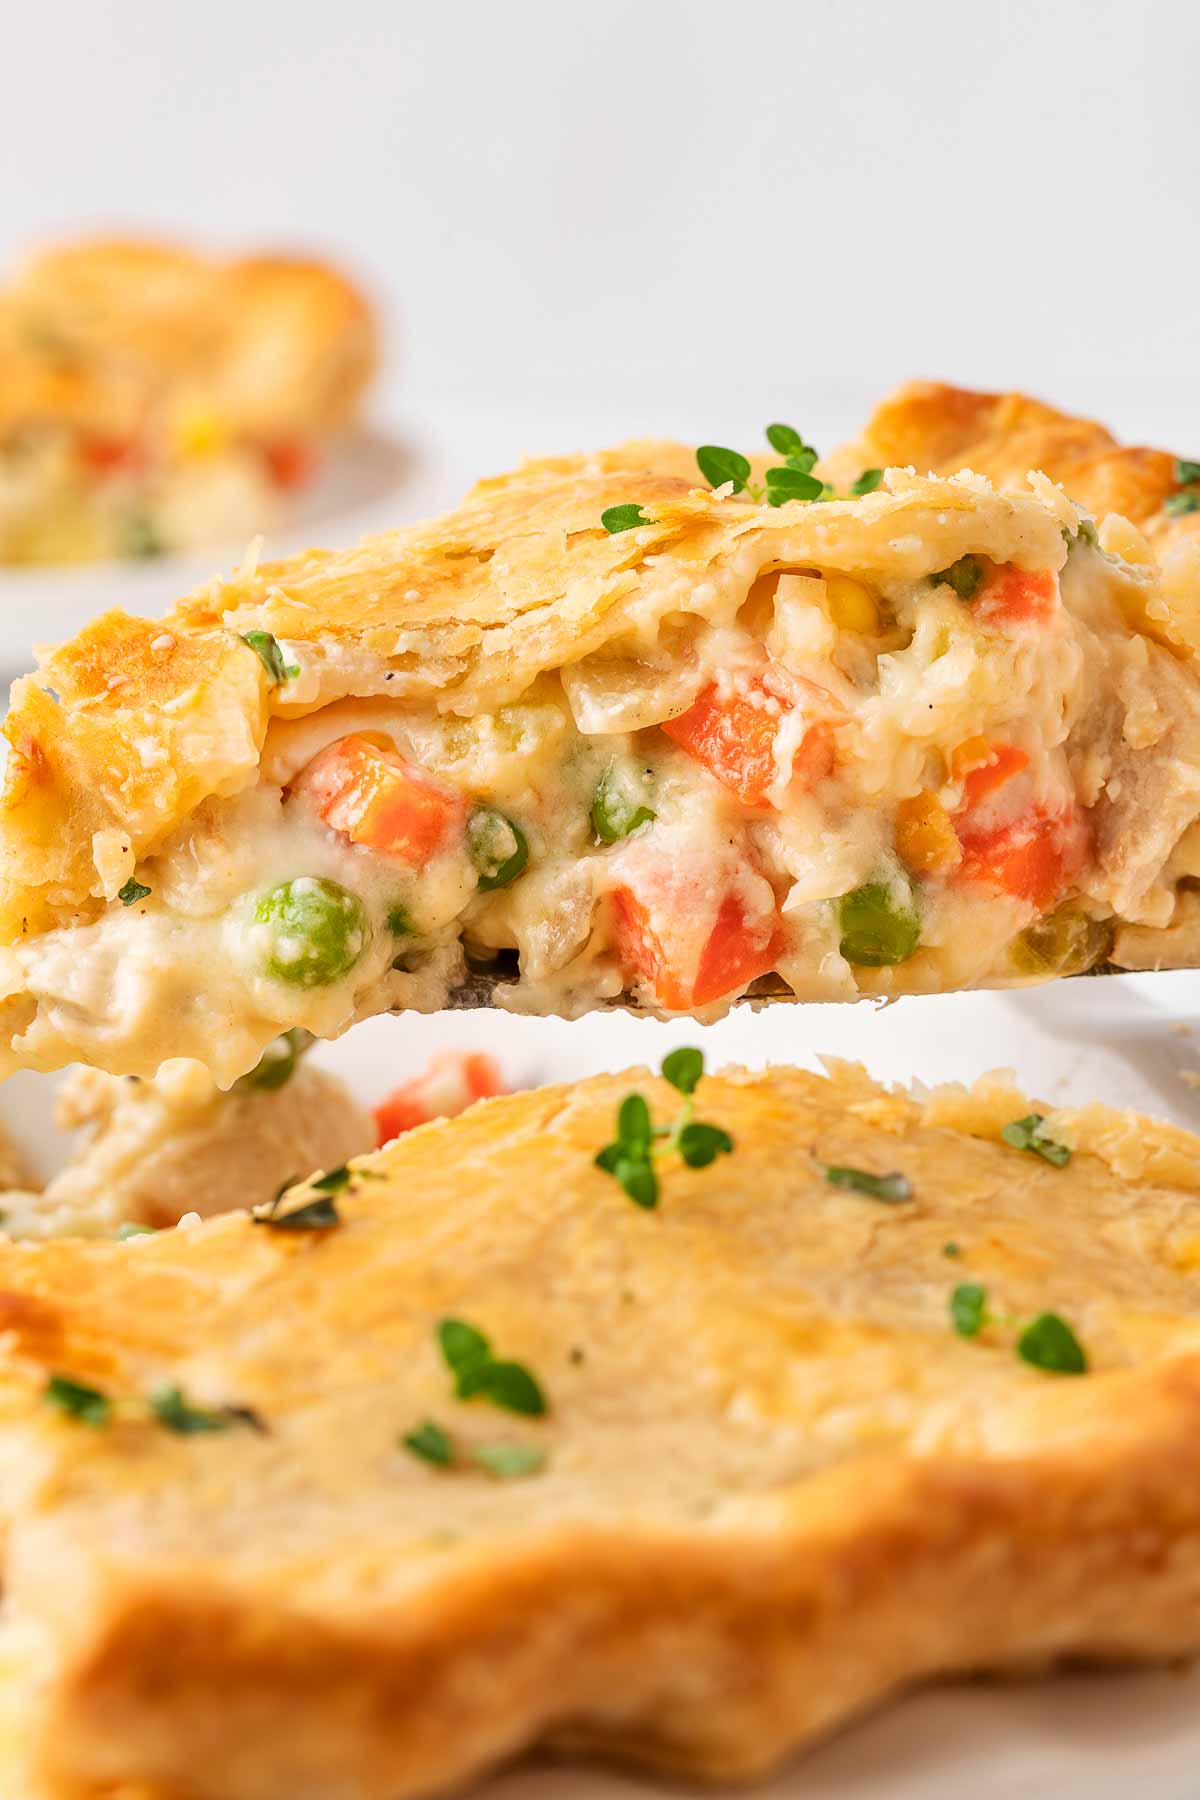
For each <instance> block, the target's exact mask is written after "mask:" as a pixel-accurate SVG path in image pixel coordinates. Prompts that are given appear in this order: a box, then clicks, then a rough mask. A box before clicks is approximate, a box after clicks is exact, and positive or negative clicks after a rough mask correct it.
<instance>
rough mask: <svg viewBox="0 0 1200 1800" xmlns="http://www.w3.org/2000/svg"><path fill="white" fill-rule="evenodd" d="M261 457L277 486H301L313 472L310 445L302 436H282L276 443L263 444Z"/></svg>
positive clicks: (286, 487)
mask: <svg viewBox="0 0 1200 1800" xmlns="http://www.w3.org/2000/svg"><path fill="white" fill-rule="evenodd" d="M262 457H263V461H264V462H265V463H266V465H267V473H268V474H269V475H270V477H271V480H272V481H273V482H274V483H275V486H276V487H277V488H284V489H288V488H298V487H303V486H304V483H305V482H306V481H307V480H308V479H309V477H310V476H311V475H312V472H313V463H314V457H313V451H312V446H311V444H306V443H305V442H304V440H303V438H284V439H281V440H280V441H279V442H278V443H274V444H264V445H263V447H262Z"/></svg>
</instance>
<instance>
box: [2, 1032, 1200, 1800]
mask: <svg viewBox="0 0 1200 1800" xmlns="http://www.w3.org/2000/svg"><path fill="white" fill-rule="evenodd" d="M693 1054H694V1053H693ZM685 1056H686V1053H685ZM677 1058H678V1053H677ZM696 1063H697V1064H698V1058H697V1059H696ZM667 1067H668V1069H670V1070H671V1073H672V1074H673V1076H674V1079H675V1082H676V1084H677V1085H685V1086H686V1085H689V1083H690V1084H691V1085H692V1086H693V1088H694V1090H695V1091H694V1094H693V1098H692V1104H693V1106H694V1107H695V1110H696V1115H697V1116H696V1117H695V1118H694V1119H693V1120H692V1128H693V1129H705V1130H708V1131H715V1132H718V1133H724V1134H727V1136H726V1141H727V1143H728V1145H729V1146H730V1147H729V1148H728V1149H726V1150H725V1151H724V1152H723V1153H722V1154H721V1155H720V1156H719V1159H718V1160H717V1161H716V1162H710V1163H709V1164H708V1165H707V1166H703V1167H688V1166H687V1164H686V1163H685V1162H684V1161H683V1160H682V1158H681V1156H680V1155H679V1154H678V1153H677V1152H676V1151H675V1150H673V1149H670V1148H666V1149H663V1150H661V1151H660V1154H659V1155H658V1156H657V1158H656V1168H657V1176H658V1203H657V1206H656V1207H653V1208H650V1209H647V1208H646V1207H644V1206H640V1205H634V1204H633V1203H632V1202H631V1200H630V1199H629V1198H628V1197H627V1194H626V1193H625V1192H624V1191H623V1189H622V1187H621V1185H620V1182H619V1180H618V1179H614V1174H613V1173H612V1172H610V1170H612V1169H613V1168H614V1165H613V1163H612V1162H611V1160H610V1159H607V1158H605V1167H598V1166H597V1165H596V1161H595V1158H596V1155H597V1152H598V1151H599V1150H601V1147H602V1146H604V1145H605V1144H606V1142H608V1141H609V1140H610V1139H612V1136H613V1132H614V1128H615V1129H617V1130H618V1134H619V1135H620V1134H622V1133H623V1134H624V1136H625V1139H626V1148H627V1149H628V1148H629V1140H630V1138H631V1136H632V1137H636V1136H637V1132H636V1130H635V1129H634V1128H635V1126H636V1124H637V1119H636V1117H634V1115H635V1114H636V1113H637V1108H636V1107H634V1108H632V1109H631V1108H630V1107H629V1105H628V1104H626V1105H625V1107H624V1108H623V1110H622V1112H621V1115H620V1123H619V1124H617V1123H616V1121H617V1112H618V1106H619V1105H620V1103H622V1102H623V1101H624V1102H627V1101H628V1096H629V1094H630V1093H631V1092H634V1091H636V1092H638V1093H640V1094H641V1095H642V1097H643V1099H644V1100H645V1101H646V1102H647V1104H648V1116H649V1118H650V1120H651V1121H652V1122H653V1123H654V1124H669V1123H671V1122H674V1123H675V1124H676V1125H677V1126H678V1124H679V1115H680V1109H681V1106H682V1105H683V1101H682V1098H681V1095H680V1093H679V1092H678V1091H677V1088H676V1087H674V1086H669V1085H668V1084H667V1083H666V1082H664V1081H661V1080H658V1079H654V1078H651V1077H649V1076H648V1074H647V1072H646V1071H644V1070H640V1071H638V1070H635V1071H633V1072H631V1073H628V1074H625V1075H622V1076H615V1077H612V1076H605V1077H601V1078H599V1079H596V1080H592V1081H588V1082H585V1083H583V1084H582V1085H580V1086H579V1087H576V1088H551V1089H543V1090H541V1091H536V1092H533V1093H525V1094H520V1095H515V1096H512V1097H508V1098H503V1099H498V1100H492V1101H486V1102H483V1103H482V1104H481V1105H479V1106H476V1107H475V1108H473V1109H472V1110H471V1111H470V1112H468V1113H467V1114H465V1115H463V1116H462V1117H461V1118H460V1119H458V1120H455V1121H453V1122H451V1123H445V1124H439V1125H431V1126H426V1127H423V1128H421V1129H419V1130H417V1131H415V1132H413V1133H411V1134H410V1135H409V1136H407V1137H406V1138H404V1139H402V1140H400V1141H399V1142H398V1143H396V1144H395V1145H394V1146H392V1147H391V1148H390V1149H389V1150H386V1151H384V1152H382V1153H380V1154H378V1155H376V1156H373V1157H371V1158H368V1159H365V1160H364V1161H362V1162H358V1163H355V1164H353V1165H352V1166H351V1168H350V1170H349V1171H341V1172H340V1173H337V1174H335V1175H333V1176H331V1177H328V1178H326V1179H325V1180H324V1182H320V1181H318V1182H316V1183H315V1184H310V1185H307V1186H305V1187H303V1188H300V1189H295V1190H293V1191H292V1192H291V1193H290V1194H288V1195H287V1196H285V1198H284V1199H283V1201H282V1202H281V1203H280V1206H279V1209H278V1211H277V1213H276V1214H275V1215H274V1224H271V1223H262V1222H257V1223H256V1222H255V1220H254V1219H253V1218H251V1217H250V1216H248V1215H246V1214H241V1215H236V1216H226V1217H223V1218H220V1219H216V1220H211V1221H209V1222H207V1223H206V1224H204V1225H196V1226H192V1227H184V1228H182V1229H179V1230H175V1231H169V1232H163V1233H160V1234H158V1235H157V1236H151V1237H142V1238H135V1239H132V1240H130V1241H129V1242H126V1243H111V1242H110V1243H104V1242H97V1241H95V1240H88V1241H84V1240H76V1241H60V1242H54V1243H47V1244H36V1245H24V1246H18V1245H12V1244H0V1307H2V1309H3V1319H4V1325H5V1349H4V1352H3V1357H2V1359H0V1467H2V1468H3V1471H4V1485H3V1490H2V1492H3V1508H4V1516H5V1532H4V1565H5V1566H4V1585H5V1613H4V1624H3V1639H4V1645H5V1654H6V1661H7V1666H8V1668H9V1670H10V1671H11V1674H10V1681H11V1683H12V1690H11V1691H12V1699H13V1707H12V1710H13V1712H14V1713H15V1714H16V1717H17V1721H18V1723H17V1724H15V1725H14V1728H13V1730H14V1737H15V1740H16V1741H15V1742H14V1745H13V1751H12V1756H13V1771H12V1773H11V1775H10V1778H9V1780H8V1781H7V1782H6V1784H5V1791H6V1792H13V1791H14V1790H15V1791H17V1792H20V1793H22V1794H27V1795H28V1796H29V1800H95V1797H96V1796H99V1795H101V1794H105V1795H107V1794H116V1793H123V1792H130V1793H141V1792H145V1793H147V1794H162V1795H164V1796H165V1795H175V1794H183V1793H186V1794H187V1795H188V1796H189V1800H284V1797H285V1796H287V1797H289V1800H290V1796H293V1795H295V1794H300V1793H303V1794H306V1795H311V1796H313V1800H318V1797H324V1796H330V1797H332V1796H333V1795H343V1794H354V1795H355V1796H356V1797H357V1800H403V1797H405V1796H416V1795H424V1794H429V1793H432V1792H441V1791H444V1790H445V1789H447V1788H448V1787H451V1786H456V1785H457V1784H458V1783H460V1782H463V1781H466V1780H469V1779H470V1778H471V1777H472V1776H475V1775H477V1774H478V1773H480V1772H481V1771H483V1770H484V1769H486V1768H488V1767H489V1766H491V1765H493V1764H495V1763H496V1762H498V1761H499V1760H501V1759H505V1758H508V1757H511V1756H513V1755H514V1754H516V1753H517V1752H519V1751H521V1750H522V1749H524V1748H525V1747H527V1746H529V1745H532V1744H535V1743H549V1744H554V1745H558V1746H570V1747H582V1748H586V1749H588V1750H590V1751H597V1750H598V1751H602V1752H604V1753H606V1754H612V1755H616V1756H620V1757H625V1758H628V1759H631V1760H633V1761H635V1762H638V1763H643V1764H646V1765H648V1766H650V1767H653V1768H658V1769H664V1770H669V1771H672V1772H675V1773H678V1774H682V1775H686V1776H693V1777H694V1776H702V1777H705V1778H708V1779H719V1780H730V1779H738V1780H740V1779H744V1778H748V1777H752V1776H755V1775H759V1774H761V1773H763V1772H765V1771H766V1770H767V1769H769V1768H770V1767H771V1766H772V1765H773V1764H774V1763H776V1762H777V1761H778V1760H779V1759H780V1758H781V1757H782V1756H784V1755H785V1754H787V1753H788V1752H790V1751H792V1750H793V1749H795V1748H796V1747H797V1746H800V1745H803V1744H806V1743H808V1742H810V1741H811V1740H812V1739H814V1738H816V1737H818V1736H820V1735H821V1734H823V1733H825V1732H828V1731H829V1730H831V1729H833V1728H834V1727H836V1726H837V1725H838V1724H839V1723H840V1722H842V1721H843V1720H845V1719H846V1718H848V1717H849V1716H851V1715H852V1714H854V1713H857V1712H860V1711H862V1710H863V1709H864V1708H865V1707H867V1706H870V1705H872V1704H875V1703H877V1702H879V1701H881V1700H882V1699H884V1698H885V1697H886V1696H888V1695H890V1694H893V1693H894V1692H896V1691H897V1690H898V1689H900V1688H903V1687H905V1686H906V1685H909V1684H911V1683H913V1682H916V1681H920V1680H925V1679H930V1678H941V1677H945V1676H947V1675H953V1674H955V1673H958V1672H965V1671H970V1672H977V1671H980V1670H992V1669H1004V1668H1007V1667H1023V1666H1026V1665H1028V1663H1029V1662H1030V1661H1031V1660H1034V1659H1036V1660H1037V1662H1038V1663H1040V1664H1050V1663H1053V1662H1054V1661H1055V1660H1057V1659H1060V1658H1066V1657H1071V1658H1078V1657H1087V1658H1094V1659H1096V1660H1100V1661H1111V1660H1117V1661H1127V1660H1139V1659H1144V1658H1158V1657H1169V1656H1176V1655H1180V1654H1183V1653H1185V1652H1189V1651H1193V1650H1195V1649H1196V1648H1197V1646H1200V1573H1198V1572H1200V1451H1198V1450H1197V1445H1198V1444H1200V1273H1198V1270H1200V1257H1198V1255H1197V1245H1198V1243H1200V1141H1198V1140H1197V1139H1196V1138H1194V1137H1192V1136H1190V1135H1189V1134H1187V1133H1185V1132H1182V1131H1178V1130H1175V1129H1173V1128H1171V1127H1168V1126H1163V1125H1158V1124H1155V1123H1153V1122H1152V1121H1149V1120H1146V1119H1139V1118H1137V1117H1135V1116H1133V1115H1129V1114H1117V1113H1113V1112H1110V1111H1108V1110H1106V1109H1105V1108H1102V1107H1091V1108H1083V1109H1081V1110H1079V1111H1077V1112H1074V1113H1050V1114H1048V1115H1046V1116H1039V1114H1038V1111H1037V1109H1035V1108H1033V1107H1031V1104H1030V1102H1029V1101H1028V1100H1026V1099H1025V1098H1024V1097H1023V1096H1022V1095H1021V1094H1020V1093H1019V1092H1018V1091H1016V1090H1015V1089H1013V1088H1012V1087H1011V1086H1009V1085H1007V1084H1006V1082H1005V1081H1003V1080H995V1079H993V1080H992V1081H990V1082H986V1083H984V1084H982V1085H981V1086H980V1087H979V1088H978V1089H977V1090H975V1091H974V1092H968V1091H967V1090H963V1089H958V1090H949V1091H946V1092H940V1093H935V1094H934V1095H933V1096H932V1097H931V1098H930V1099H929V1100H927V1101H926V1102H924V1103H922V1102H920V1101H918V1100H916V1099H913V1098H910V1097H909V1096H908V1095H907V1094H905V1093H903V1092H887V1091H885V1090H883V1089H882V1088H879V1087H877V1086H875V1085H874V1084H873V1083H872V1082H871V1081H869V1080H868V1079H867V1077H866V1076H865V1075H864V1074H863V1073H862V1072H861V1071H860V1070H857V1069H855V1068H853V1067H848V1066H841V1067H838V1068H836V1069H835V1070H834V1073H833V1076H832V1078H831V1079H825V1078H822V1077H820V1076H816V1075H810V1074H804V1073H800V1072H798V1071H792V1070H785V1069H776V1070H773V1071H770V1072H768V1073H766V1074H745V1073H737V1072H733V1073H731V1074H728V1075H726V1076H723V1077H720V1078H712V1079H704V1080H701V1081H700V1083H699V1086H698V1088H696V1087H695V1073H696V1067H695V1066H693V1067H692V1068H690V1069H687V1070H685V1069H683V1068H681V1067H679V1066H678V1061H677V1066H676V1067H675V1068H673V1069H672V1068H671V1065H670V1064H668V1065H667ZM685 1076H686V1077H687V1079H686V1080H685ZM701 1121H703V1125H702V1126H701ZM675 1141H676V1142H678V1143H679V1144H680V1147H681V1148H685V1147H688V1146H690V1149H689V1153H693V1152H694V1149H695V1140H688V1139H686V1138H685V1137H683V1136H682V1134H678V1135H677V1137H676V1139H675ZM659 1142H661V1140H659ZM696 1160H699V1159H698V1158H697V1159H696ZM301 1318H302V1319H303V1329H299V1330H298V1329H297V1320H298V1319H301Z"/></svg>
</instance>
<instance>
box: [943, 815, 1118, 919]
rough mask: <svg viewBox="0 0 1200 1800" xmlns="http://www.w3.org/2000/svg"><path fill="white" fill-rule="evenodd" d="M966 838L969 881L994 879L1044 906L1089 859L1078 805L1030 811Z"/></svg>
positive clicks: (964, 867) (1019, 896)
mask: <svg viewBox="0 0 1200 1800" xmlns="http://www.w3.org/2000/svg"><path fill="white" fill-rule="evenodd" d="M959 837H960V841H961V842H962V849H963V859H962V863H961V865H960V867H959V870H958V873H959V874H960V875H961V876H962V877H963V879H964V880H967V881H990V882H993V883H994V884H995V885H996V886H997V887H1001V888H1003V889H1004V891H1005V892H1006V893H1008V894H1012V895H1013V896H1014V897H1015V898H1016V899H1018V900H1028V901H1031V902H1032V904H1033V905H1034V906H1036V907H1037V908H1038V909H1039V911H1041V912H1044V911H1045V910H1046V908H1047V907H1048V906H1050V905H1051V904H1052V903H1053V902H1054V901H1055V900H1057V899H1058V896H1059V895H1060V894H1061V893H1062V892H1063V890H1064V889H1065V888H1066V887H1068V886H1069V885H1070V883H1071V881H1072V880H1073V879H1074V877H1075V876H1076V875H1077V874H1078V873H1079V871H1080V869H1081V868H1082V867H1083V864H1084V862H1085V861H1086V859H1087V853H1088V834H1087V827H1086V826H1085V824H1084V822H1083V820H1082V819H1081V818H1080V816H1079V814H1078V813H1077V812H1075V811H1074V810H1070V811H1066V812H1061V813H1054V814H1046V813H1044V812H1038V811H1035V812H1031V813H1027V814H1026V815H1025V817H1024V818H1023V819H1019V820H1017V821H1015V822H1014V823H1013V824H1011V825H1002V826H1000V827H998V828H997V829H996V830H994V831H991V832H984V833H982V834H981V835H979V836H978V837H972V836H967V837H966V838H963V836H962V833H961V830H960V833H959Z"/></svg>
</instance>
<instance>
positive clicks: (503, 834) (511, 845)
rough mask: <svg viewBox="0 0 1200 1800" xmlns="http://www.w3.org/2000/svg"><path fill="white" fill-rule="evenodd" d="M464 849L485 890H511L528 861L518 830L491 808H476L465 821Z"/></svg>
mask: <svg viewBox="0 0 1200 1800" xmlns="http://www.w3.org/2000/svg"><path fill="white" fill-rule="evenodd" d="M467 845H468V848H469V849H470V852H471V861H472V862H473V863H474V864H475V867H476V868H477V869H478V870H479V885H480V887H481V888H484V889H485V890H488V889H491V888H505V887H509V886H511V884H512V883H513V882H514V881H515V880H516V879H517V876H518V875H519V874H520V873H521V871H522V869H523V868H524V867H525V864H526V863H527V862H528V861H529V845H528V844H527V843H526V841H525V833H524V832H523V831H522V830H521V827H520V826H519V825H517V824H514V822H513V820H512V819H510V818H508V817H507V815H506V814H504V813H502V812H497V811H496V809H495V807H492V806H477V807H476V808H475V811H474V812H473V813H472V814H471V816H470V818H469V819H468V820H467Z"/></svg>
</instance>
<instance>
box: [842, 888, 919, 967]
mask: <svg viewBox="0 0 1200 1800" xmlns="http://www.w3.org/2000/svg"><path fill="white" fill-rule="evenodd" d="M838 926H839V928H840V930H841V934H842V939H841V946H840V947H841V952H842V955H843V956H844V957H845V958H846V961H847V962H850V963H858V964H860V965H861V966H862V967H863V968H867V969H883V968H889V967H890V966H891V965H892V964H893V963H902V962H907V960H908V958H909V957H910V956H911V955H912V953H913V951H914V950H915V949H916V947H917V945H918V944H919V943H920V941H921V921H920V919H919V918H918V916H917V910H916V907H915V906H914V904H913V898H912V890H911V888H907V887H906V884H903V883H898V882H883V881H868V882H867V883H866V884H865V885H864V886H863V887H857V888H853V889H852V890H851V892H850V893H848V894H843V895H842V898H841V900H840V901H839V902H838Z"/></svg>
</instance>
